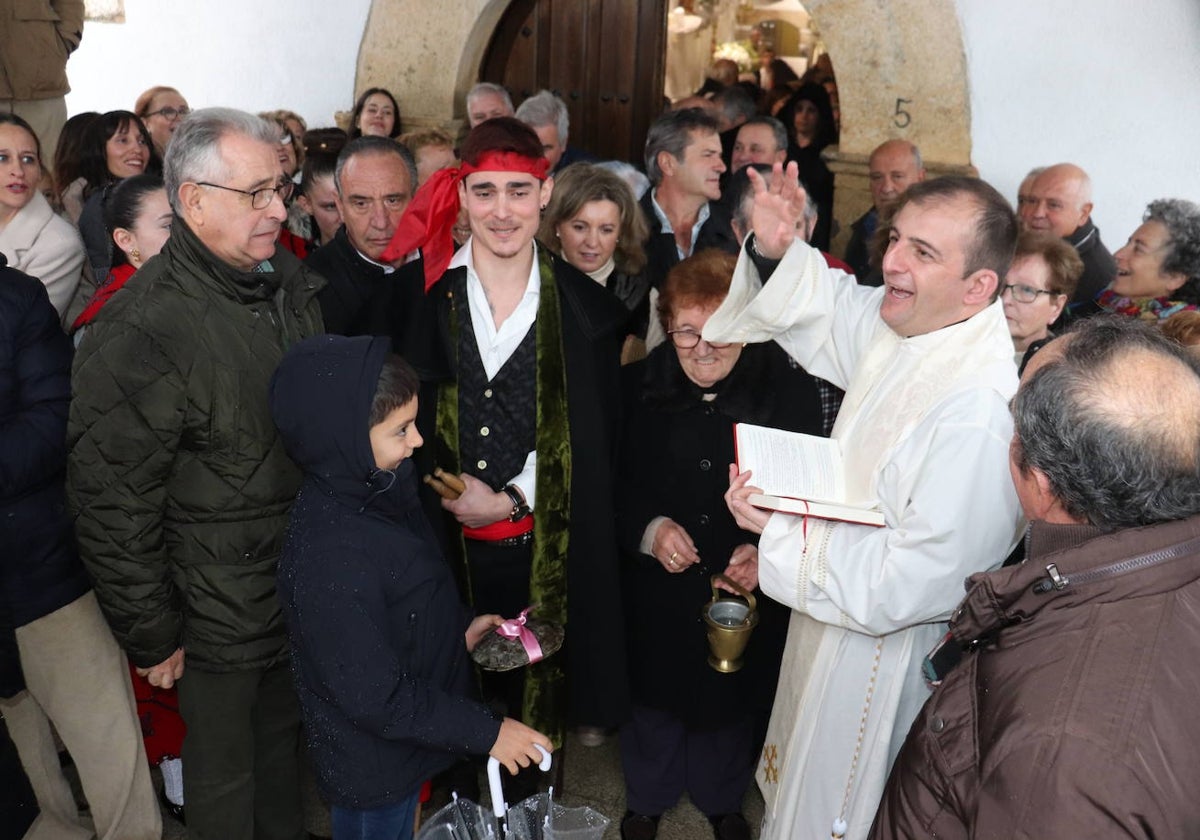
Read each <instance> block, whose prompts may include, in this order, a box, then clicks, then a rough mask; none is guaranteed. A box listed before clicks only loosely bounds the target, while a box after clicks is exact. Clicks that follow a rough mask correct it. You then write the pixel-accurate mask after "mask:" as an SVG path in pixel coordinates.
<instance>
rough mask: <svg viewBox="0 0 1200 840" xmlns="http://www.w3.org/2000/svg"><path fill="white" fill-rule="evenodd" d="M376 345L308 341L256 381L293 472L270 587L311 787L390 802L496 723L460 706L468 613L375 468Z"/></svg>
mask: <svg viewBox="0 0 1200 840" xmlns="http://www.w3.org/2000/svg"><path fill="white" fill-rule="evenodd" d="M388 349H389V348H388V341H387V339H385V338H379V337H376V338H367V337H360V338H352V339H350V338H341V337H337V336H317V337H315V338H312V339H309V340H307V341H304V342H301V343H300V344H298V345H297V346H296V347H295V348H293V349H292V350H291V351H290V352H289V353H288V355H287V356H286V357H285V358H284V360H283V362H282V363H281V364H280V366H279V369H278V371H277V372H276V374H275V376H274V378H273V379H272V382H271V410H272V413H273V415H274V417H275V421H276V423H277V424H278V426H279V430H280V434H281V435H282V437H283V440H284V445H285V446H286V447H287V450H288V454H289V455H291V456H292V458H293V459H295V461H296V462H297V463H298V464H300V466H301V467H302V468H303V469H304V483H303V485H302V487H301V489H300V494H299V495H298V496H297V498H296V504H295V505H294V506H293V508H292V513H291V521H290V524H289V525H288V531H287V537H286V539H285V542H284V547H283V554H282V556H281V557H280V560H279V577H278V586H277V589H278V593H279V600H280V603H281V605H282V608H283V613H284V618H285V620H286V622H287V631H288V639H289V641H290V643H291V650H292V668H293V672H294V674H295V679H296V690H297V693H298V695H299V697H300V705H301V708H302V710H303V712H304V720H305V724H306V730H307V733H308V739H309V748H310V751H311V752H310V754H311V755H312V758H313V764H314V766H315V767H316V770H317V781H318V783H319V784H320V787H321V790H322V792H323V793H324V794H325V796H326V798H327V799H328V801H329V802H331V803H333V804H335V805H340V806H344V807H349V808H360V809H361V808H375V807H380V806H383V805H387V804H394V803H396V802H399V801H400V800H401V799H403V798H404V797H406V796H408V795H410V794H412V793H413V792H414V791H416V789H417V787H418V786H419V785H420V784H421V782H422V781H423V780H425V779H427V778H429V777H430V776H432V775H433V774H435V773H437V772H439V771H440V770H442V769H444V768H445V767H447V766H449V765H450V764H451V763H452V761H453V755H454V754H456V753H459V754H464V753H475V754H483V753H486V752H487V751H488V750H489V749H490V748H491V746H492V744H493V743H495V740H496V736H497V734H498V733H499V731H500V721H499V720H498V719H496V717H495V716H494V715H493V714H492V713H491V712H490V711H488V710H487V708H486V707H484V706H482V705H481V704H479V703H476V702H475V701H474V700H472V699H470V697H469V694H470V689H471V671H470V667H469V662H468V657H467V650H466V644H465V641H464V635H463V634H464V632H465V630H466V628H467V625H468V623H469V621H470V616H469V614H468V613H467V611H466V609H465V608H464V607H463V606H462V603H461V601H460V600H459V598H458V592H457V588H456V586H455V583H454V578H453V576H452V575H451V573H450V570H449V568H448V567H447V566H446V563H445V561H444V560H443V559H442V557H441V555H440V552H439V551H438V549H437V546H436V543H435V541H434V538H433V534H432V532H431V529H430V527H429V523H428V521H427V520H426V518H425V515H424V512H423V511H422V509H421V506H420V501H419V500H418V498H417V484H416V472H415V470H414V469H413V465H412V460H411V459H409V460H406V461H404V462H403V463H402V464H401V465H400V468H399V469H398V470H397V471H396V472H395V474H393V473H392V472H390V471H387V470H379V469H376V468H375V461H374V456H373V455H372V451H371V443H370V439H369V426H368V416H369V412H370V408H371V402H372V398H373V396H374V394H375V389H376V384H377V382H378V380H379V372H380V369H381V368H382V366H383V361H384V358H385V356H386V354H387V352H388Z"/></svg>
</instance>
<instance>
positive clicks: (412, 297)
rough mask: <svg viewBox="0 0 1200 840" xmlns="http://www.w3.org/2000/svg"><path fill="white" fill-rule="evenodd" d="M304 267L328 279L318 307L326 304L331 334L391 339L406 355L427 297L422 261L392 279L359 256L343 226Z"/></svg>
mask: <svg viewBox="0 0 1200 840" xmlns="http://www.w3.org/2000/svg"><path fill="white" fill-rule="evenodd" d="M304 264H305V265H307V266H308V267H309V268H311V269H312V270H313V271H315V272H317V273H318V274H320V275H321V276H322V277H324V278H325V287H324V288H323V289H321V291H319V292H317V302H318V303H320V304H321V317H322V318H323V319H324V321H325V331H326V332H330V333H334V334H336V335H384V336H388V337H389V338H391V339H392V347H393V349H394V350H395V352H397V353H400V354H402V355H404V354H406V350H407V342H408V336H409V334H410V333H411V331H412V328H413V322H414V319H415V318H417V317H418V316H419V312H420V306H421V298H422V295H423V294H424V291H425V285H424V284H425V272H424V270H423V268H422V266H423V265H424V263H423V262H422V261H421V260H413V261H412V262H410V263H405V264H404V265H402V266H400V267H399V268H398V269H396V271H395V272H393V273H391V274H386V273H385V272H384V270H383V268H382V267H381V266H378V265H375V264H374V263H372V262H370V261H368V260H366V259H364V258H363V257H362V256H360V255H359V253H358V251H356V250H355V249H354V246H353V245H351V244H350V240H349V238H348V237H347V236H346V226H345V225H342V226H341V227H340V228H338V232H337V234H336V235H335V236H334V237H333V239H332V240H330V242H329V243H328V244H326V245H324V246H322V247H320V248H318V249H317V250H315V251H313V252H312V253H311V254H310V255H309V256H308V259H306V260H305V261H304Z"/></svg>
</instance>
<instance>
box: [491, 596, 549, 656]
mask: <svg viewBox="0 0 1200 840" xmlns="http://www.w3.org/2000/svg"><path fill="white" fill-rule="evenodd" d="M531 609H533V607H526V608H525V609H523V610H521V614H520V615H518V616H517V617H516V618H510V619H509V620H508V621H505V622H504V623H502V624H501V625H500V626H499V627H497V628H496V632H497V633H499V634H500V635H501V636H503V637H504V638H506V639H520V641H521V647H523V648H525V655H526V656H528V657H529V664H530V665H532V664H533V663H534V662H540V661H541V660H542V646H541V645H539V644H538V640H537V637H536V636H534V635H533V631H532V630H530V629H529V628H528V627H526V626H525V623H526V622H527V621H528V620H529V611H530V610H531Z"/></svg>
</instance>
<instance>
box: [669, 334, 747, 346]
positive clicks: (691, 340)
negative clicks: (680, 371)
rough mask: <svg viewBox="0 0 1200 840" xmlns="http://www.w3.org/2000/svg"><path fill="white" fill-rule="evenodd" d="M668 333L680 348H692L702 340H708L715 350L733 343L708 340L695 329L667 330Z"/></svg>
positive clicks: (673, 342) (672, 341)
mask: <svg viewBox="0 0 1200 840" xmlns="http://www.w3.org/2000/svg"><path fill="white" fill-rule="evenodd" d="M667 335H668V336H669V337H670V339H671V343H672V344H674V345H675V346H676V347H678V348H679V349H680V350H691V349H693V348H695V347H697V346H699V344H700V342H701V340H703V341H706V342H708V346H709V347H711V348H712V349H714V350H724V349H725V348H726V347H728V346H730V344H732V342H729V341H708V339H706V338H702V336H701V335H700V333H698V332H696V331H695V330H667Z"/></svg>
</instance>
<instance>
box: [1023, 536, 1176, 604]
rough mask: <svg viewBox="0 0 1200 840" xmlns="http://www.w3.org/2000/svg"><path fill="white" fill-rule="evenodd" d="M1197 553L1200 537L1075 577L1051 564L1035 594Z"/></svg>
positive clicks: (1093, 580)
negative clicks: (1064, 573) (1063, 572)
mask: <svg viewBox="0 0 1200 840" xmlns="http://www.w3.org/2000/svg"><path fill="white" fill-rule="evenodd" d="M1197 551H1200V537H1197V538H1195V539H1190V540H1188V541H1187V542H1182V543H1176V544H1175V545H1172V546H1168V547H1167V548H1161V549H1159V550H1158V551H1151V552H1150V553H1149V554H1140V555H1138V556H1137V557H1129V558H1126V559H1125V560H1119V561H1117V562H1116V563H1111V564H1109V565H1107V566H1101V567H1100V568H1099V569H1089V570H1088V571H1086V572H1079V573H1078V574H1074V575H1063V574H1062V573H1061V572H1059V570H1058V566H1057V565H1055V564H1054V563H1049V564H1047V566H1046V577H1045V578H1042V579H1040V580H1038V581H1037V583H1035V584H1034V585H1033V592H1034V594H1035V595H1045V594H1046V593H1048V592H1052V591H1054V592H1057V591H1060V590H1063V589H1066V588H1067V587H1068V586H1080V585H1082V584H1085V583H1094V582H1095V581H1097V580H1103V579H1104V578H1108V577H1114V576H1116V575H1123V574H1125V573H1126V572H1136V571H1139V570H1141V569H1145V568H1147V567H1148V566H1154V565H1157V564H1159V563H1164V562H1166V561H1167V560H1174V559H1176V558H1178V557H1182V556H1184V555H1186V554H1194V553H1195V552H1197Z"/></svg>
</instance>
